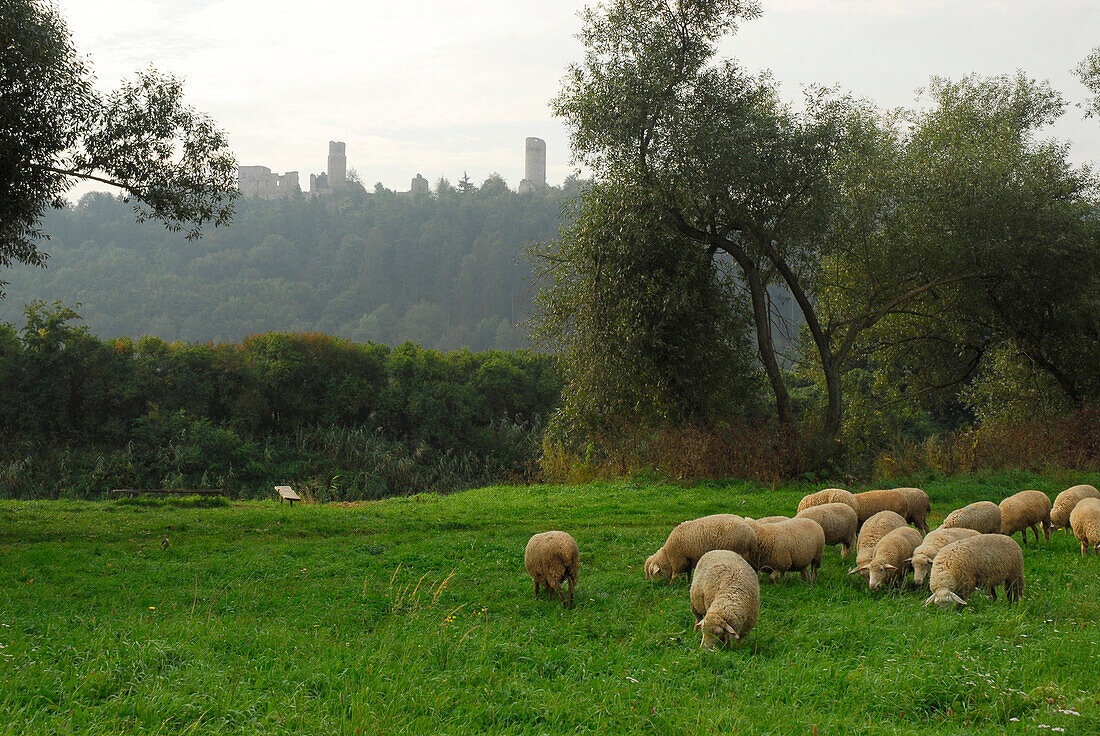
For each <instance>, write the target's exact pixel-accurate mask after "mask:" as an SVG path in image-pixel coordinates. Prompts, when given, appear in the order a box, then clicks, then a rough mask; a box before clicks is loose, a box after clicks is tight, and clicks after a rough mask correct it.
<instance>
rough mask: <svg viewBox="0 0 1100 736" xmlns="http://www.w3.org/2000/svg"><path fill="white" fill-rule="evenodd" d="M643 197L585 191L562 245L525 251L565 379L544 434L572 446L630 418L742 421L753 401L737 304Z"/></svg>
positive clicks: (544, 333) (657, 422)
mask: <svg viewBox="0 0 1100 736" xmlns="http://www.w3.org/2000/svg"><path fill="white" fill-rule="evenodd" d="M645 196H646V194H645V192H644V191H642V190H638V189H634V188H631V187H630V186H628V185H602V184H601V185H594V186H592V187H590V188H589V189H587V190H586V191H585V192H584V193H583V194H582V196H581V199H580V202H579V204H578V205H577V210H576V212H575V213H574V216H573V217H572V218H571V219H572V223H571V224H569V225H567V226H565V227H564V228H563V229H562V232H561V236H560V238H559V239H558V240H557V241H555V242H553V243H551V244H548V245H544V246H541V247H540V248H539V249H537V250H535V251H534V252H533V254H532V255H533V258H534V259H535V260H536V262H537V264H538V266H539V268H540V269H541V270H542V271H543V272H544V273H543V276H544V277H545V278H544V281H543V286H542V288H541V290H540V292H539V295H538V297H537V299H538V304H539V316H538V318H537V320H536V323H535V324H536V332H537V334H538V336H539V337H540V338H541V339H542V340H543V341H544V343H545V344H547V345H549V346H552V347H553V348H554V349H555V350H556V351H557V352H559V353H560V354H561V356H562V358H563V367H564V374H565V379H566V386H565V390H564V394H563V398H562V408H561V410H560V412H559V413H558V414H557V415H556V417H555V420H554V423H553V425H552V426H551V428H550V435H549V439H550V441H552V442H564V443H565V444H566V445H568V446H569V447H570V448H572V449H577V448H580V447H583V446H584V445H585V443H587V442H589V441H590V439H591V438H592V437H593V436H595V435H602V436H604V437H605V438H606V439H610V437H609V435H614V434H616V433H617V430H618V429H620V428H622V427H623V426H629V425H633V424H636V423H641V424H643V425H648V426H665V425H677V424H683V423H708V422H714V421H717V420H718V419H722V418H731V417H739V416H743V415H744V413H745V412H746V410H747V408H748V407H749V406H751V405H752V404H753V403H754V402H756V401H757V399H758V395H759V390H760V386H759V379H758V376H757V373H756V370H755V368H754V366H753V365H752V359H751V348H750V347H749V341H748V336H747V335H746V329H745V323H746V319H745V317H744V314H745V310H746V306H745V305H744V303H743V300H742V298H741V297H740V296H739V295H738V293H737V291H736V290H735V288H734V287H733V284H732V283H731V281H730V280H729V278H728V275H727V274H725V273H723V272H722V271H721V269H720V268H719V267H718V265H717V264H716V263H715V262H714V261H713V259H712V257H711V255H712V254H707V253H705V252H704V251H702V250H700V249H698V248H696V247H693V245H692V244H691V243H689V242H686V241H685V239H684V238H682V237H680V236H678V235H677V234H676V232H675V230H674V228H673V227H672V226H671V224H670V223H669V222H667V221H664V220H662V219H661V217H660V216H659V215H658V214H657V210H656V209H655V208H653V207H651V206H646V204H645V203H644V202H639V201H638V200H639V198H644V197H645ZM604 449H610V448H604Z"/></svg>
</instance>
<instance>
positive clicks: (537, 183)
mask: <svg viewBox="0 0 1100 736" xmlns="http://www.w3.org/2000/svg"><path fill="white" fill-rule="evenodd" d="M523 174H524V176H523V180H522V181H521V182H520V183H519V190H518V191H519V193H520V194H526V193H527V192H535V191H543V190H544V189H546V141H544V140H543V139H541V138H527V139H526V156H525V158H524V168H523ZM237 182H238V187H239V188H240V190H241V194H242V195H244V196H245V197H258V198H259V199H278V198H280V197H285V196H287V195H289V194H294V193H295V192H301V188H300V187H299V184H298V172H297V171H288V172H286V173H285V174H282V175H280V174H276V173H273V172H272V171H271V169H269V168H267V167H266V166H238V167H237ZM347 183H348V159H347V146H346V144H345V143H344V142H343V141H329V142H328V171H327V172H321V173H320V174H310V175H309V194H311V195H313V194H316V195H326V194H332V193H333V192H335V191H338V190H340V189H343V188H344V187H345V186H347ZM430 192H431V189H430V187H429V185H428V180H427V179H425V178H424V177H423V176H421V175H420V174H417V175H416V178H415V179H413V180H412V183H411V184H410V187H409V191H407V192H397V193H398V194H406V195H410V196H423V195H427V194H429V193H430Z"/></svg>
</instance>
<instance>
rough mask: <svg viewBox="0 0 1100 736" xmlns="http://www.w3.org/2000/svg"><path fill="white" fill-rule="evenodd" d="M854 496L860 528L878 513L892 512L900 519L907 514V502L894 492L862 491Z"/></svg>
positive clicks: (903, 497)
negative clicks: (857, 505) (857, 506)
mask: <svg viewBox="0 0 1100 736" xmlns="http://www.w3.org/2000/svg"><path fill="white" fill-rule="evenodd" d="M855 496H856V503H858V504H859V508H858V509H856V510H857V511H858V512H859V523H860V525H861V526H862V525H863V524H864V523H866V521H867V520H868V519H870V518H871V517H872V516H874V515H875V514H877V513H878V512H880V511H893V512H894V513H895V514H898V515H899V516H901V517H902V518H905V517H906V516H907V515H908V514H909V502H908V501H907V500H906V499H905V496H903V495H902V494H900V493H898V492H897V491H895V490H885V489H884V490H878V491H864V492H863V493H857V494H855Z"/></svg>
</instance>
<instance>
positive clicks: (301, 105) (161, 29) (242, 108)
mask: <svg viewBox="0 0 1100 736" xmlns="http://www.w3.org/2000/svg"><path fill="white" fill-rule="evenodd" d="M585 4H586V3H585V2H583V0H548V1H546V2H535V1H534V0H479V1H476V2H475V1H470V0H466V1H463V0H445V1H444V0H420V1H419V2H412V3H403V2H400V0H360V1H358V2H353V1H350V0H346V1H341V0H309V1H308V2H306V1H303V0H59V2H58V5H59V7H60V9H61V11H62V12H63V14H64V15H65V16H66V17H67V18H68V21H69V25H70V30H71V31H72V34H73V37H74V41H75V43H76V46H77V48H78V50H80V51H81V52H82V53H85V54H87V55H88V56H89V57H90V59H91V61H92V64H93V66H94V68H95V69H96V72H97V77H98V80H99V84H100V86H102V87H105V88H107V87H113V86H115V85H117V84H118V82H119V81H120V80H121V79H123V78H124V77H126V76H128V75H130V74H132V73H133V72H134V71H135V70H137V69H140V68H143V67H145V66H147V65H149V64H153V65H155V66H156V67H158V68H159V69H160V70H162V71H167V72H172V73H174V74H177V75H180V76H183V77H184V78H185V79H186V86H185V90H186V94H187V99H188V102H189V103H190V104H192V105H193V106H194V107H196V108H198V109H200V110H202V111H204V112H207V113H209V114H210V115H211V116H213V117H214V118H215V119H216V120H217V121H218V123H219V125H221V126H222V127H223V128H224V129H225V130H227V131H228V133H229V138H230V142H231V144H232V147H233V150H234V151H235V152H236V154H237V159H238V162H239V163H240V164H243V165H262V166H268V167H270V168H271V169H273V170H275V171H277V172H280V173H281V172H284V171H289V170H297V171H299V172H300V173H301V179H302V184H303V186H304V187H308V182H309V174H310V173H319V172H321V171H324V169H325V166H326V156H327V154H328V141H329V140H342V141H345V142H346V143H347V158H348V167H349V168H354V169H356V170H357V171H358V173H359V175H360V177H361V178H362V179H363V181H364V182H365V183H366V184H367V185H368V186H370V185H372V184H373V183H374V182H377V181H381V182H382V183H383V184H385V185H386V186H387V187H390V188H391V189H395V190H407V189H408V188H409V181H410V180H411V179H412V178H413V177H414V176H415V175H416V174H417V173H419V174H422V175H424V176H425V177H426V178H427V179H428V180H429V181H431V182H432V184H433V186H434V184H435V182H436V181H437V180H438V179H439V178H440V177H441V176H443V177H447V178H448V179H449V180H450V181H451V182H452V183H453V182H455V181H457V180H458V179H459V178H460V177H461V176H462V173H463V172H464V171H466V172H469V175H470V178H471V179H472V180H473V181H475V182H476V183H480V182H481V181H483V180H484V179H485V178H486V177H487V176H488V175H489V174H490V173H491V172H494V171H495V172H499V173H500V174H501V175H502V176H504V178H505V180H507V182H508V183H509V185H510V186H512V187H513V188H515V187H516V186H517V185H518V184H519V181H520V179H521V178H522V177H523V151H524V138H525V137H527V136H538V137H540V138H543V139H545V140H546V143H547V179H548V180H549V182H550V183H551V184H557V183H560V182H561V181H562V180H563V179H564V178H565V177H566V176H567V175H568V174H569V173H570V172H571V171H572V170H573V166H572V165H571V163H570V155H569V150H568V147H569V139H568V132H567V131H566V130H565V128H564V127H563V126H562V125H561V123H560V122H558V121H557V120H556V119H555V118H553V117H552V115H551V113H550V108H549V101H550V99H551V98H553V97H554V96H555V95H556V93H557V91H558V87H559V83H560V80H561V77H562V75H563V73H564V71H565V68H566V66H567V65H568V64H569V63H571V62H575V61H579V60H580V59H581V57H582V49H581V46H580V44H579V42H578V41H577V40H576V38H575V34H576V33H577V32H578V31H579V29H580V20H579V18H578V17H577V12H578V10H580V9H581V8H582V7H583V6H584V5H585ZM763 8H764V17H763V18H761V19H758V20H755V21H751V22H749V23H746V24H744V25H743V26H742V28H741V30H740V32H739V33H738V34H737V35H736V36H734V37H733V38H732V39H730V41H729V42H728V43H726V44H725V45H724V47H723V52H724V53H725V54H726V55H729V56H734V57H736V58H737V59H738V60H739V61H740V62H741V63H742V64H744V65H745V66H746V67H748V68H750V69H753V70H759V69H770V70H772V72H773V74H774V76H775V79H776V80H777V81H778V82H779V83H780V84H781V85H782V90H783V93H784V95H785V96H786V97H788V98H789V99H792V100H794V99H797V98H798V97H800V96H801V90H802V87H803V86H804V85H806V84H810V83H824V84H830V85H831V84H839V85H840V86H841V87H843V88H845V89H848V90H851V91H852V92H854V93H855V94H857V95H859V96H863V97H868V98H870V99H872V100H874V101H876V102H877V103H878V104H879V105H881V106H884V107H894V106H899V105H906V106H911V105H914V104H916V95H915V90H916V88H918V87H920V86H921V85H923V84H925V83H926V82H927V80H928V78H929V76H931V75H940V76H948V77H955V78H957V77H960V76H962V75H964V74H967V73H970V72H978V73H981V74H1003V73H1013V72H1014V71H1015V70H1016V69H1022V70H1024V71H1025V72H1027V73H1028V74H1030V75H1031V76H1033V77H1036V78H1039V79H1048V80H1050V82H1051V83H1052V84H1053V85H1054V87H1055V88H1056V89H1059V90H1060V91H1062V93H1063V94H1064V95H1065V96H1066V97H1067V99H1069V100H1071V101H1079V100H1081V99H1082V98H1083V97H1084V96H1085V93H1086V91H1085V89H1084V87H1083V86H1082V85H1081V84H1080V83H1079V82H1078V81H1077V79H1076V78H1075V77H1074V76H1073V75H1072V73H1071V70H1072V69H1073V67H1074V66H1076V64H1077V63H1078V62H1080V61H1081V60H1082V59H1083V58H1084V57H1085V56H1086V55H1087V54H1088V52H1089V50H1090V49H1092V48H1093V47H1095V46H1097V45H1100V2H1097V0H1000V1H996V0H763ZM1053 134H1054V135H1057V136H1058V137H1060V138H1063V139H1067V140H1070V141H1072V142H1073V158H1074V159H1075V160H1076V161H1078V162H1087V161H1095V162H1100V120H1096V119H1092V120H1087V121H1082V120H1081V115H1080V112H1079V111H1078V110H1076V109H1071V111H1070V112H1069V113H1068V114H1067V115H1066V120H1065V121H1064V122H1063V123H1061V124H1059V125H1058V126H1057V128H1056V129H1055V130H1054V131H1053Z"/></svg>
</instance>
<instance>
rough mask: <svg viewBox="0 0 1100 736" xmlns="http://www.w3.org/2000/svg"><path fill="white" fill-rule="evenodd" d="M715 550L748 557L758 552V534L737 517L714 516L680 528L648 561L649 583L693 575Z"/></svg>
mask: <svg viewBox="0 0 1100 736" xmlns="http://www.w3.org/2000/svg"><path fill="white" fill-rule="evenodd" d="M715 549H726V550H730V551H731V552H736V553H738V554H739V555H741V556H743V557H749V556H751V555H752V554H753V552H754V551H755V549H756V534H755V533H754V532H753V530H752V529H751V528H750V527H749V525H748V524H746V523H745V520H744V519H742V518H741V517H740V516H737V515H735V514H713V515H711V516H704V517H702V518H699V519H692V520H691V521H685V522H683V523H681V524H677V525H676V528H675V529H673V530H672V532H671V533H670V534H669V535H668V539H667V540H666V541H665V543H664V546H662V547H661V548H660V549H659V550H657V551H656V552H654V553H653V554H652V555H650V556H649V559H647V560H646V561H645V577H646V580H653V579H655V578H664V577H667V578H670V581H669V582H675V580H676V576H677V575H681V574H684V573H687V575H688V577H689V578H690V577H691V571H692V569H694V567H695V564H696V563H697V562H698V561H699V558H700V557H702V556H703V555H705V554H706V553H707V552H710V551H711V550H715Z"/></svg>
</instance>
